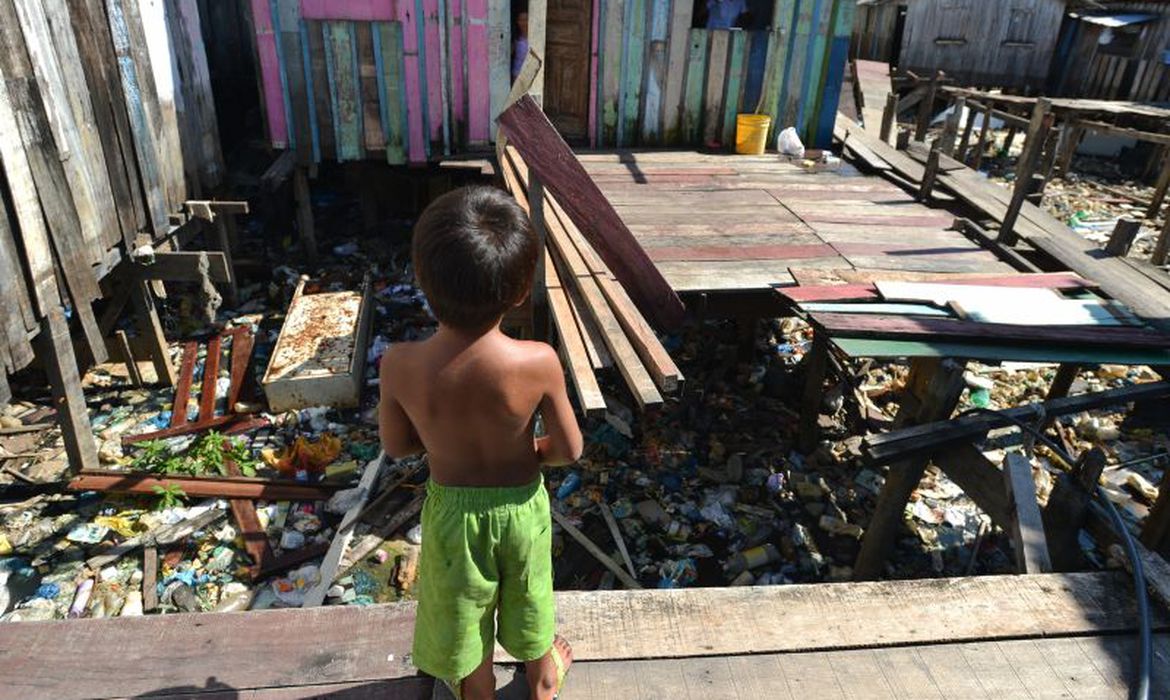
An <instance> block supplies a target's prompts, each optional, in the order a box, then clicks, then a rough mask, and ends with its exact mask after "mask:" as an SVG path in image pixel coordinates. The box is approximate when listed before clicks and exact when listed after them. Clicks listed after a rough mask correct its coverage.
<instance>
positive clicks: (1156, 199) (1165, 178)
mask: <svg viewBox="0 0 1170 700" xmlns="http://www.w3.org/2000/svg"><path fill="white" fill-rule="evenodd" d="M1163 150H1164V151H1165V156H1166V157H1165V159H1164V160H1163V161H1162V172H1161V174H1159V175H1158V183H1157V184H1156V185H1154V194H1153V197H1152V198H1151V199H1150V206H1149V207H1148V208H1147V209H1146V218H1147V219H1153V218H1156V217H1157V216H1158V210H1159V209H1161V208H1162V202H1163V201H1165V199H1166V191H1167V190H1170V147H1166V148H1164V149H1163ZM1166 218H1167V219H1170V212H1168V213H1167V214H1166Z"/></svg>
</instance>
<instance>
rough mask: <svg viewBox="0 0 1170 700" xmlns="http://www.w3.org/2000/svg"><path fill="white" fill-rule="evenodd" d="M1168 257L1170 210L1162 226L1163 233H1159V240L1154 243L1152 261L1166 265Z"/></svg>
mask: <svg viewBox="0 0 1170 700" xmlns="http://www.w3.org/2000/svg"><path fill="white" fill-rule="evenodd" d="M1167 257H1170V211H1167V212H1166V223H1165V224H1163V226H1162V233H1160V234H1158V242H1157V243H1155V244H1154V252H1153V254H1152V255H1151V256H1150V262H1152V263H1154V264H1155V265H1165V264H1166V259H1167Z"/></svg>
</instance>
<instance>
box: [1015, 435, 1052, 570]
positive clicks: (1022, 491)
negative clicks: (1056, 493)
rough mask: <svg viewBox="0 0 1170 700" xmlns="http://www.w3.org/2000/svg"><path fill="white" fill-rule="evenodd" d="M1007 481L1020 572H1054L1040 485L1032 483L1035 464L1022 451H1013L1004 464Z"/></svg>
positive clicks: (1017, 566)
mask: <svg viewBox="0 0 1170 700" xmlns="http://www.w3.org/2000/svg"><path fill="white" fill-rule="evenodd" d="M1003 482H1004V488H1005V489H1006V490H1007V494H1008V498H1010V499H1011V511H1010V512H1011V526H1010V528H1009V529H1008V531H1009V533H1010V534H1011V538H1012V546H1013V548H1014V550H1015V555H1016V571H1018V572H1019V573H1021V574H1042V573H1047V572H1050V571H1052V560H1051V559H1049V557H1048V543H1047V540H1046V539H1045V537H1044V523H1043V521H1042V520H1041V518H1040V504H1039V503H1037V502H1036V483H1035V482H1034V481H1033V480H1032V462H1031V461H1030V460H1029V459H1028V458H1027V457H1025V456H1024V455H1022V454H1020V453H1018V452H1009V453H1008V454H1007V456H1006V457H1005V459H1004V463H1003Z"/></svg>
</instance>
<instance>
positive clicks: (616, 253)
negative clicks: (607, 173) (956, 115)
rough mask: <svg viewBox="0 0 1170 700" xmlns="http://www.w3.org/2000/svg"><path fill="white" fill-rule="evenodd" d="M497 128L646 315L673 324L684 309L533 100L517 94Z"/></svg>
mask: <svg viewBox="0 0 1170 700" xmlns="http://www.w3.org/2000/svg"><path fill="white" fill-rule="evenodd" d="M500 129H501V131H502V132H503V133H504V134H505V135H506V136H507V137H508V140H509V142H510V143H511V144H512V145H513V146H515V147H516V150H517V151H518V152H519V153H520V155H521V156H522V157H523V159H524V162H525V163H527V164H528V166H529V168H531V169H532V170H533V172H535V173H536V175H537V176H539V177H540V179H541V181H542V182H543V183H544V185H545V187H547V188H548V190H549V192H551V193H552V194H553V196H554V197H556V199H557V201H558V202H560V204H561V206H562V207H564V210H565V211H566V212H567V213H568V215H569V217H570V218H571V219H572V220H573V222H574V223H575V224H577V227H578V228H579V229H580V230H581V233H582V234H583V235H584V236H585V238H586V239H587V240H588V241H589V242H590V243H591V244H592V245H593V247H594V248H595V249H596V250H597V252H598V253H599V254H600V255H601V258H602V259H603V260H605V263H606V264H607V265H609V268H610V269H611V270H613V273H614V275H615V276H616V277H617V278H618V280H619V281H620V282H621V283H622V285H623V286H624V287H625V288H626V290H627V291H628V292H629V293H630V296H631V298H632V299H633V300H634V302H635V303H636V304H637V305H638V308H639V310H640V311H641V312H642V313H643V314H644V315H645V316H646V317H647V319H648V320H650V321H651V322H653V323H656V324H658V325H660V326H662V327H664V328H676V327H678V325H679V324H680V323H682V321H683V318H684V316H685V315H686V308H685V307H684V306H683V303H682V301H681V300H679V298H678V295H677V294H675V292H674V290H673V289H671V287H670V285H669V284H667V282H666V279H665V278H663V276H662V274H661V273H660V272H659V271H658V268H657V267H655V266H654V263H653V262H652V261H651V260H650V258H649V257H648V256H647V255H646V252H645V251H644V250H642V247H641V246H640V245H638V243H637V241H636V240H635V239H634V237H633V236H632V235H631V234H630V231H629V229H627V228H626V225H625V223H624V222H623V221H622V220H621V217H619V216H618V214H617V212H616V211H614V209H613V206H612V205H611V204H610V203H609V201H608V200H607V199H606V198H605V195H603V194H602V193H601V191H600V190H599V189H597V185H596V184H594V182H593V180H592V179H590V177H589V175H588V174H587V173H586V172H585V169H584V168H583V167H581V163H580V162H578V161H577V159H576V157H575V156H574V155H573V152H572V151H571V150H570V149H569V146H568V145H567V144H566V143H565V142H564V140H563V139H562V138H561V136H560V134H558V133H557V132H556V129H554V128H553V126H552V124H551V123H550V122H549V121H548V118H547V117H546V116H545V115H544V113H543V112H542V111H541V110H540V107H539V106H538V105H537V104H536V102H535V101H533V100H532V98H531V97H528V96H525V97H523V98H521V99H520V100H519V101H517V102H516V104H514V105H512V106H511V107H510V108H508V110H507V111H505V112H504V113H503V114H501V115H500Z"/></svg>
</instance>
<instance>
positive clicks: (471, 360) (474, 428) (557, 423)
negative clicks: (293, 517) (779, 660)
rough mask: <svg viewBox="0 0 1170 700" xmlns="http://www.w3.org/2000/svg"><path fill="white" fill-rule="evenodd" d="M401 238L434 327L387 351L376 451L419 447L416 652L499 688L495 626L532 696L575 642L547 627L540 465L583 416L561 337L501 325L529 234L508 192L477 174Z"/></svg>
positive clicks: (522, 288)
mask: <svg viewBox="0 0 1170 700" xmlns="http://www.w3.org/2000/svg"><path fill="white" fill-rule="evenodd" d="M412 254H413V260H414V271H415V276H416V278H417V280H418V283H419V286H420V287H422V290H423V292H424V293H425V294H426V297H427V301H428V302H429V303H430V307H431V310H432V311H433V313H434V315H435V317H436V318H437V319H438V321H439V329H438V331H437V332H436V333H435V334H434V335H433V336H432V337H430V338H429V339H427V340H424V341H421V342H417V343H402V344H397V345H394V346H392V347H391V348H390V349H388V350H387V351H386V353H385V354H384V355H383V358H382V364H381V404H380V406H379V409H378V410H379V416H378V423H379V430H380V433H381V438H382V447H383V449H385V451H386V454H388V455H390V456H391V457H395V458H398V457H403V456H406V455H410V454H415V453H418V452H422V451H423V450H426V452H427V458H428V462H429V465H430V472H431V478H430V480H429V481H428V482H427V498H426V502H425V504H424V505H423V511H422V532H423V545H422V554H421V560H420V563H419V584H418V616H417V619H416V622H415V630H414V648H413V658H414V663H415V665H416V666H418V668H420V669H422V670H423V671H426V672H427V673H429V674H431V675H433V676H435V677H436V678H439V679H441V680H443V681H446V682H447V683H448V685H449V686H450V687H451V689H452V692H454V693H455V695H456V697H461V698H494V697H495V677H494V676H493V674H492V650H493V647H494V643H495V640H496V639H497V638H498V639H499V642H500V644H501V645H502V646H503V647H504V649H505V650H507V652H508V653H509V654H511V655H512V656H514V657H515V658H517V659H519V660H521V661H524V662H525V666H526V677H527V680H528V684H529V689H530V691H531V695H532V697H533V698H540V699H542V700H543V699H545V698H552V697H555V695H556V693H558V692H559V691H560V687H561V685H562V683H563V681H564V675H565V671H566V670H567V668H568V665H569V664H570V663H571V662H572V650H571V649H570V647H569V645H568V643H567V642H566V641H565V640H564V639H563V638H561V637H560V636H559V635H555V619H554V610H553V585H552V531H551V520H550V516H549V499H548V492H547V490H546V488H545V485H544V481H543V478H542V476H541V473H540V468H541V466H542V465H550V466H556V465H565V464H571V463H573V462H575V461H576V460H577V459H578V458H579V457H580V455H581V448H582V439H581V431H580V428H579V427H578V426H577V421H576V418H575V417H574V415H573V408H572V406H571V404H570V403H569V397H568V394H567V393H566V390H565V378H564V375H563V373H562V370H561V364H560V361H559V360H558V358H557V354H556V352H555V351H554V350H553V349H552V348H551V347H549V346H548V345H546V344H544V343H538V342H527V341H518V340H512V339H511V338H509V337H507V336H506V335H504V334H503V332H501V331H500V319H501V318H502V317H503V315H504V313H505V312H506V311H507V310H508V309H511V308H513V307H515V306H517V305H519V304H521V303H523V301H524V300H525V299H526V298H527V297H528V294H529V292H530V291H531V288H532V280H533V274H534V271H535V268H536V256H537V255H538V254H540V246H539V243H538V240H537V238H536V236H535V235H534V233H533V231H532V228H531V227H530V225H529V222H528V218H527V216H526V215H525V213H524V211H523V210H522V209H521V208H520V207H519V205H518V204H517V203H516V202H515V200H513V199H512V198H511V197H509V196H508V195H507V194H505V193H504V192H503V191H501V190H498V189H494V188H489V187H474V188H466V189H461V190H456V191H454V192H450V193H448V194H445V195H443V196H442V197H439V198H438V199H436V200H435V201H434V203H432V204H431V205H430V206H429V207H427V209H426V211H425V212H423V215H422V217H420V218H419V220H418V223H417V224H416V225H415V228H414V241H413V251H412ZM538 410H539V411H540V414H541V416H542V418H543V421H544V425H545V435H544V436H542V437H534V428H535V424H536V418H535V415H536V412H537V411H538ZM497 626H498V629H497Z"/></svg>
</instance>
